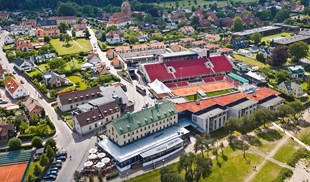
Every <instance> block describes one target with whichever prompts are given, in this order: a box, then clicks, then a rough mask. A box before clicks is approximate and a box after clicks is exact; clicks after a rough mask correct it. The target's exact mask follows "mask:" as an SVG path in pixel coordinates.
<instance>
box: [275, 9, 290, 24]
mask: <svg viewBox="0 0 310 182" xmlns="http://www.w3.org/2000/svg"><path fill="white" fill-rule="evenodd" d="M289 17H290V11H289V10H287V9H281V10H280V11H278V12H277V14H276V16H275V18H274V20H275V22H278V23H281V22H283V21H284V20H286V19H288V18H289Z"/></svg>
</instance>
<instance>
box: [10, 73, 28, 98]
mask: <svg viewBox="0 0 310 182" xmlns="http://www.w3.org/2000/svg"><path fill="white" fill-rule="evenodd" d="M5 90H6V91H7V92H8V94H9V95H10V96H11V97H12V98H13V99H19V98H22V97H26V96H28V92H27V90H26V89H25V88H24V87H23V86H22V85H21V84H20V83H19V81H17V80H16V79H14V78H12V77H10V78H9V79H8V80H7V81H6V83H5Z"/></svg>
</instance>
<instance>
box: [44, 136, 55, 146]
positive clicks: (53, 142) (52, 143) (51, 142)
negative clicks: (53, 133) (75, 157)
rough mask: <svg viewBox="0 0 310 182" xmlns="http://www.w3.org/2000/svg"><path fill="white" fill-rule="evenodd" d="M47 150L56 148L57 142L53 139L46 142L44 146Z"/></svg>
mask: <svg viewBox="0 0 310 182" xmlns="http://www.w3.org/2000/svg"><path fill="white" fill-rule="evenodd" d="M44 146H45V147H46V148H47V147H48V146H51V147H52V148H55V147H56V141H55V140H54V139H53V138H49V139H47V140H46V142H45V145H44Z"/></svg>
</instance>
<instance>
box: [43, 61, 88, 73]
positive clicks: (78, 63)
mask: <svg viewBox="0 0 310 182" xmlns="http://www.w3.org/2000/svg"><path fill="white" fill-rule="evenodd" d="M85 62H86V61H85V60H77V59H75V58H73V60H71V61H69V62H67V63H66V65H65V70H67V71H70V70H71V69H72V68H78V69H79V68H81V66H82V64H84V63H85ZM39 67H40V68H41V70H42V71H46V70H47V69H49V66H48V64H47V63H43V64H40V65H39Z"/></svg>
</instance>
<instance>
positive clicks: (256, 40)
mask: <svg viewBox="0 0 310 182" xmlns="http://www.w3.org/2000/svg"><path fill="white" fill-rule="evenodd" d="M251 40H252V41H253V42H254V44H255V45H258V44H259V43H260V41H261V40H262V35H261V34H260V33H258V32H255V33H253V34H252V35H251Z"/></svg>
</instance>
